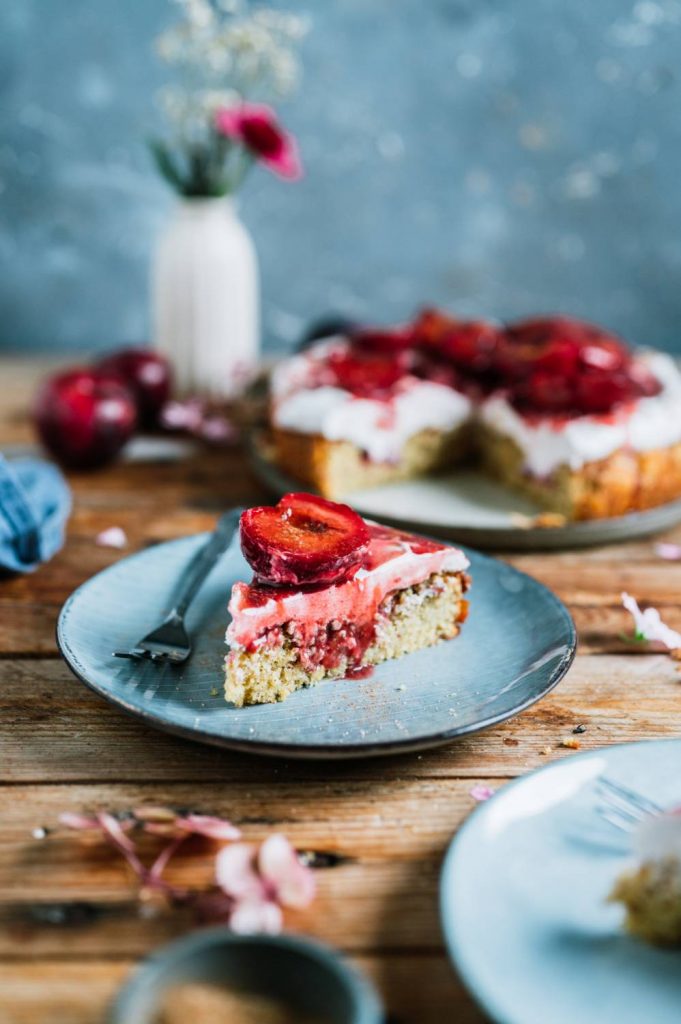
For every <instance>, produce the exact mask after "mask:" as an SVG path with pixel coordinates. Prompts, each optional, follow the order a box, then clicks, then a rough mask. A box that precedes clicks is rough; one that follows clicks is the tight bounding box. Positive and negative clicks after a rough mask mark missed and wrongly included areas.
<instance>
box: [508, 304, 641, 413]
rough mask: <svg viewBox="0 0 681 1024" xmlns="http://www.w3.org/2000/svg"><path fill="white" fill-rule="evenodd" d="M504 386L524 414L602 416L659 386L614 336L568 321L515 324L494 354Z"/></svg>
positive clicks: (599, 329)
mask: <svg viewBox="0 0 681 1024" xmlns="http://www.w3.org/2000/svg"><path fill="white" fill-rule="evenodd" d="M496 369H497V372H498V374H499V381H500V386H501V387H503V388H505V389H506V390H507V392H508V394H509V399H510V401H511V402H512V404H513V405H514V406H515V407H516V408H517V409H519V410H520V411H521V412H524V413H529V414H533V413H534V414H539V415H557V416H573V415H601V414H607V413H609V412H612V411H613V410H614V409H616V408H618V407H619V406H623V405H625V404H627V403H629V402H633V401H635V400H636V399H638V398H642V397H646V396H650V395H654V394H657V393H658V392H659V391H660V384H659V382H658V381H657V380H656V379H655V377H654V376H653V375H652V374H651V373H650V372H649V371H647V370H646V369H645V368H644V367H643V366H642V365H641V364H640V363H639V362H637V361H636V359H635V358H634V357H633V356H632V354H631V352H629V350H628V349H627V348H626V346H625V344H624V342H622V341H621V340H620V339H619V338H617V337H616V336H615V335H614V334H611V333H609V332H608V331H605V330H603V329H601V328H600V327H596V326H594V325H592V324H588V323H583V322H582V321H579V320H574V319H571V318H569V317H543V318H537V319H533V320H525V321H522V322H520V323H517V324H514V325H511V326H510V327H509V328H508V329H507V331H506V334H505V337H504V341H503V343H502V344H501V345H500V347H499V349H498V351H497V353H496Z"/></svg>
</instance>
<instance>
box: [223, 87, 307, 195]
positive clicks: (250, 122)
mask: <svg viewBox="0 0 681 1024" xmlns="http://www.w3.org/2000/svg"><path fill="white" fill-rule="evenodd" d="M215 127H216V130H217V131H218V132H219V133H220V134H221V135H224V136H226V137H227V138H228V139H234V140H235V141H236V142H240V143H241V144H242V145H243V146H245V147H246V149H247V150H248V151H249V153H251V154H252V155H253V156H254V157H255V158H256V160H259V161H260V163H263V164H265V166H266V167H269V169H270V170H271V171H273V172H274V174H278V175H279V177H280V178H288V179H289V180H290V181H295V180H296V179H298V178H301V177H302V175H303V165H302V163H301V160H300V156H299V153H298V146H297V144H296V140H295V139H294V138H293V136H292V135H290V134H289V133H288V132H286V131H284V129H283V128H282V126H281V125H280V124H279V121H278V120H277V117H276V114H275V113H274V111H273V110H272V109H271V107H267V106H265V105H264V104H261V103H242V104H241V106H239V107H233V108H230V109H226V108H225V109H222V110H219V111H218V112H217V114H216V115H215Z"/></svg>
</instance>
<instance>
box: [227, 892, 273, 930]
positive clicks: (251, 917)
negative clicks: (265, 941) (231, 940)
mask: <svg viewBox="0 0 681 1024" xmlns="http://www.w3.org/2000/svg"><path fill="white" fill-rule="evenodd" d="M282 923H283V915H282V912H281V907H279V906H278V905H277V904H276V903H272V902H271V901H270V900H256V899H252V900H248V899H246V900H240V901H239V902H238V903H237V905H236V907H235V908H234V910H233V911H232V913H231V914H230V916H229V927H230V928H231V929H232V931H233V932H237V933H238V934H239V935H253V934H255V933H257V932H261V933H262V932H264V933H265V934H266V935H276V934H277V933H278V932H280V931H281V928H282Z"/></svg>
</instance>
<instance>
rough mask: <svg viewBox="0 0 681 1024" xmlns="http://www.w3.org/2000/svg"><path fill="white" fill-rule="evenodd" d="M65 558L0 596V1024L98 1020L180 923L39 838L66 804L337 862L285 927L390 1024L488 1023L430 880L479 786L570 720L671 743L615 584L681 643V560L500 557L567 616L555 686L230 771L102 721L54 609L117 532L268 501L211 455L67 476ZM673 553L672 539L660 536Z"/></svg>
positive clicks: (173, 526)
mask: <svg viewBox="0 0 681 1024" xmlns="http://www.w3.org/2000/svg"><path fill="white" fill-rule="evenodd" d="M43 371H44V364H43V365H38V364H30V363H27V362H21V361H18V360H16V361H9V360H7V359H5V360H4V361H3V362H1V363H0V388H1V391H0V395H1V399H0V410H1V412H0V448H2V447H3V446H5V445H8V444H10V443H16V442H22V441H26V440H30V438H31V433H30V427H29V426H28V424H27V422H26V418H25V409H26V407H27V404H28V401H29V397H30V395H31V394H32V392H33V390H34V387H35V381H36V380H37V379H38V377H39V375H40V374H41V373H42V372H43ZM71 484H72V486H73V490H74V495H75V509H74V513H73V516H72V519H71V522H70V527H69V536H68V543H67V545H66V548H65V549H64V551H62V553H61V554H60V555H58V556H57V557H56V558H55V559H54V560H53V561H52V562H51V563H50V564H49V565H46V566H44V567H43V568H41V569H40V571H39V572H37V573H36V574H35V575H32V576H25V577H21V578H16V579H10V580H4V581H2V582H0V764H1V771H2V777H1V780H0V781H1V783H2V785H1V786H0V956H1V957H2V962H1V964H0V1022H2V1024H10V1022H11V1024H18V1022H22V1024H28V1022H31V1024H34V1022H35V1024H37V1022H41V1024H57V1022H59V1024H86V1022H87V1024H95V1022H96V1021H100V1020H101V1014H102V1010H103V1007H104V1006H105V1004H106V1002H107V1000H109V998H110V997H111V995H112V994H113V993H114V992H115V990H116V989H117V987H118V986H119V984H120V983H121V981H122V980H123V978H124V977H125V975H126V974H127V972H128V971H129V970H130V968H131V967H132V965H133V964H134V963H135V962H136V961H137V960H138V959H139V958H140V957H141V956H143V955H144V954H145V953H146V952H147V951H148V950H150V949H152V948H153V947H155V946H157V945H158V944H160V943H162V942H165V941H166V940H168V939H170V938H171V937H173V936H174V935H176V934H179V933H181V932H182V931H183V930H184V929H186V927H187V923H186V921H184V920H181V919H179V918H177V917H176V916H174V915H165V916H164V915H162V916H160V917H155V918H153V917H152V918H147V917H141V916H140V915H139V913H138V908H137V904H136V900H135V890H134V884H133V880H132V879H131V877H130V875H129V874H128V872H127V870H126V868H125V867H124V866H123V865H122V863H121V861H120V860H119V858H117V857H116V856H114V855H113V854H112V853H110V851H109V850H108V849H107V848H105V847H96V848H94V849H86V848H83V847H82V845H81V844H79V843H78V842H76V841H74V838H73V837H72V836H70V835H68V834H65V833H64V832H63V831H62V830H57V831H56V832H54V833H53V834H49V835H48V836H47V838H46V839H43V840H39V839H35V838H34V837H33V835H32V833H33V830H35V829H36V828H39V827H43V826H44V827H46V828H47V829H52V828H54V827H55V825H56V823H57V817H58V815H59V813H60V812H61V811H63V810H66V809H71V810H81V809H84V808H96V807H106V808H110V809H113V810H120V809H125V808H129V807H131V806H134V805H137V804H139V803H140V802H145V803H148V802H154V803H162V804H169V805H175V806H183V805H184V806H187V805H191V806H200V807H201V808H202V809H204V810H205V811H207V812H208V811H212V812H215V813H220V814H225V815H228V816H229V817H230V818H231V819H232V820H233V821H235V822H236V823H238V824H239V825H241V826H242V827H243V831H244V832H245V833H246V835H247V836H252V837H254V838H260V837H264V836H265V835H267V834H268V833H269V832H271V831H272V830H275V829H278V830H281V831H283V832H285V833H286V834H287V835H288V836H289V837H290V838H291V840H292V841H293V842H294V843H295V844H296V846H297V847H298V848H300V849H303V850H314V851H318V852H321V853H324V854H329V855H330V856H328V857H326V858H324V861H323V863H324V864H325V866H324V867H320V869H319V870H318V872H317V874H318V881H319V895H318V898H317V900H316V902H315V903H314V904H313V905H312V907H311V908H310V909H309V910H307V911H305V912H304V913H299V914H297V915H289V916H288V919H287V920H288V923H289V925H290V926H291V927H293V928H296V929H300V930H301V931H304V932H307V933H310V934H313V935H316V936H319V937H320V938H322V939H325V940H327V941H329V942H331V943H333V944H334V945H336V946H338V947H340V948H341V949H343V950H345V951H346V952H347V953H348V954H349V956H350V957H351V958H352V959H353V960H354V961H355V962H356V963H357V964H359V965H360V966H361V967H362V968H363V969H364V970H366V971H368V972H369V973H370V974H371V975H372V976H373V978H374V979H375V981H376V983H377V984H378V986H379V988H380V989H381V991H382V993H383V995H384V997H385V1000H386V1003H387V1004H388V1006H389V1008H390V1011H391V1015H392V1017H391V1019H394V1021H395V1022H402V1024H407V1022H410V1024H444V1022H445V1021H447V1022H448V1021H453V1020H455V1019H456V1021H457V1022H458V1024H473V1022H477V1024H480V1022H481V1021H482V1020H483V1017H482V1016H481V1014H480V1013H479V1011H478V1010H477V1009H476V1008H475V1006H474V1005H473V1003H472V1001H471V999H470V998H469V996H468V995H467V994H466V992H465V991H464V989H463V987H462V985H461V984H460V982H459V981H458V980H457V978H456V976H455V974H454V971H453V970H452V968H451V966H450V965H449V962H448V960H447V958H446V956H445V953H444V951H443V945H442V937H441V932H440V925H439V920H438V876H439V871H440V864H441V861H442V856H443V853H444V851H445V848H446V846H447V843H448V842H449V839H450V837H451V836H452V834H453V833H454V832H455V831H456V829H457V827H458V825H459V824H460V822H462V821H463V820H464V818H465V817H466V816H467V815H468V814H469V813H470V811H471V810H472V808H473V806H474V801H473V799H472V798H471V796H470V789H471V787H472V786H473V785H474V784H475V783H478V782H485V783H488V784H489V785H491V786H493V787H499V786H502V785H503V784H504V783H505V782H506V781H508V780H509V779H512V778H515V777H516V776H518V775H522V774H524V773H525V772H528V771H531V770H532V769H533V768H536V767H538V766H540V765H544V764H546V763H547V762H549V761H553V760H556V759H558V758H562V757H572V756H574V755H573V752H572V751H571V750H568V749H565V748H561V747H560V742H561V740H562V739H563V738H565V737H571V736H572V730H573V728H574V727H575V726H576V725H578V724H584V725H585V726H586V732H585V733H584V734H583V735H581V736H579V740H580V742H581V746H582V749H587V750H588V749H594V748H598V747H601V746H604V745H608V744H612V743H621V742H623V741H625V740H638V739H642V738H649V739H652V738H659V737H669V736H676V735H679V733H680V732H681V675H680V674H679V671H678V669H679V665H678V663H676V662H674V661H673V660H672V659H670V658H668V657H666V656H663V655H656V654H647V653H644V652H641V651H640V650H639V649H638V648H634V647H631V646H628V645H627V644H626V643H624V642H623V641H622V640H621V639H620V638H619V635H620V633H621V632H622V631H626V632H630V630H631V622H630V620H629V618H628V616H627V614H626V613H625V612H624V611H623V609H622V607H621V605H620V591H621V590H623V589H626V590H628V591H630V592H631V593H633V594H635V595H636V596H637V597H638V598H639V599H640V600H641V601H642V602H651V603H655V604H656V605H657V606H658V607H660V609H661V610H662V612H663V615H664V616H665V618H666V619H667V620H668V621H669V623H670V624H671V625H672V626H674V627H676V628H677V629H681V607H679V605H678V601H679V598H680V595H681V563H676V564H675V563H672V562H665V561H662V560H661V559H660V558H659V557H658V556H656V554H655V551H654V543H653V541H641V542H637V543H631V544H623V545H620V546H619V547H605V548H598V549H594V550H591V551H586V552H565V553H562V554H560V553H559V554H551V555H542V554H538V555H514V556H512V557H509V558H508V560H509V561H510V562H512V563H513V564H514V565H516V566H518V568H520V569H523V570H525V571H526V572H529V573H531V574H532V575H534V576H536V577H537V578H538V579H540V580H542V581H543V582H544V583H546V584H548V586H550V587H552V588H553V590H555V591H556V593H558V594H559V595H560V596H561V597H562V598H563V600H565V601H566V602H567V604H568V605H569V607H570V609H571V611H572V614H573V615H574V618H575V621H576V624H577V628H578V630H579V637H580V652H579V655H578V657H577V659H576V661H575V664H574V666H573V668H572V669H571V671H570V673H569V675H568V676H567V678H566V679H565V680H564V681H563V682H562V683H561V684H560V686H559V687H558V688H557V689H556V690H555V691H554V692H553V693H552V694H550V695H549V696H548V697H547V698H546V699H545V700H543V701H541V702H540V703H539V704H538V705H536V706H535V707H534V708H532V709H530V710H529V711H526V712H525V713H524V714H522V715H521V716H520V717H519V718H517V719H515V720H513V721H511V722H507V723H506V724H505V725H502V726H499V727H497V728H494V729H489V730H488V731H487V732H484V733H482V734H480V735H477V736H472V737H469V738H467V739H464V740H461V741H459V742H457V743H453V744H451V745H450V746H448V747H443V748H440V749H439V750H433V751H431V752H429V753H424V754H420V755H405V756H401V757H394V758H388V759H379V760H376V761H356V762H354V763H345V764H324V763H315V764H308V763H303V762H296V761H292V762H285V761H276V760H267V759H259V758H257V757H247V756H245V755H240V754H229V753H226V752H222V751H219V750H216V749H211V748H208V747H202V746H199V745H195V744H192V743H189V742H183V741H181V740H179V739H174V738H172V737H170V736H167V735H164V734H162V733H160V732H154V731H152V730H150V729H148V728H146V727H145V726H143V725H141V724H139V723H138V722H137V721H135V720H133V719H131V718H128V717H125V716H124V715H123V714H121V713H119V712H118V711H117V710H115V709H114V708H113V707H111V706H109V705H108V704H105V703H104V702H103V701H101V700H100V699H99V698H98V697H96V696H95V695H94V694H92V693H91V692H89V691H88V690H87V689H86V688H85V687H84V686H82V685H81V684H80V683H78V682H77V681H76V679H75V678H74V677H73V676H72V675H71V673H70V672H69V670H68V669H67V668H66V666H65V665H64V664H63V663H62V661H61V660H60V658H59V656H58V654H57V649H56V646H55V640H54V629H55V620H56V617H57V614H58V612H59V609H60V606H61V604H62V602H63V601H64V600H65V598H66V597H67V596H68V594H69V593H70V592H71V591H72V590H73V589H74V587H77V586H78V585H79V584H80V583H82V582H83V580H86V579H87V578H88V577H89V576H91V575H92V574H93V573H95V572H98V571H99V570H100V569H103V568H104V567H105V566H107V565H110V564H111V563H112V562H114V561H115V560H116V559H118V558H120V557H121V553H119V552H117V551H113V550H110V549H105V548H101V547H98V546H97V545H96V544H95V540H94V538H95V536H96V534H97V533H98V532H99V531H100V530H101V529H103V528H105V527H108V526H112V525H117V526H121V527H123V528H124V530H125V531H126V533H127V534H128V537H129V541H130V543H129V548H128V551H135V550H138V549H139V548H143V547H144V546H145V545H149V544H154V543H157V542H158V541H163V540H168V539H170V538H174V537H179V536H182V535H184V534H189V533H193V532H195V531H198V530H205V529H208V528H210V527H211V526H212V524H213V523H214V520H215V516H216V513H218V512H219V511H220V510H222V509H224V508H225V507H227V506H229V505H231V504H234V503H243V504H249V503H251V504H252V503H254V502H258V501H262V500H263V499H265V497H266V496H265V495H264V494H263V492H262V490H261V488H260V487H259V486H258V485H257V483H256V482H255V481H254V479H253V478H252V476H251V474H250V472H249V470H248V467H247V465H246V462H245V460H244V458H243V456H242V455H241V454H240V453H239V452H238V451H235V450H225V449H221V450H212V451H210V450H206V451H204V452H202V453H201V454H200V455H199V456H197V457H196V458H195V459H192V460H189V461H185V462H180V463H171V464H161V463H158V464H156V465H154V464H151V465H150V464H146V465H143V464H139V463H137V464H126V463H124V462H121V463H119V464H117V465H116V466H114V467H113V468H111V469H107V470H105V471H103V472H99V473H97V474H92V475H87V476H86V475H80V476H76V475H74V476H72V478H71ZM668 537H669V538H671V539H675V540H677V541H681V529H678V530H676V531H675V532H674V533H671V534H669V535H668ZM172 871H173V877H175V878H178V879H180V878H181V879H185V880H186V881H189V882H191V883H194V884H197V883H198V882H200V880H201V879H203V878H205V879H206V880H207V879H208V877H209V872H210V858H209V855H208V854H206V856H205V858H202V857H201V856H199V857H198V859H197V857H196V855H193V856H192V857H191V858H190V857H185V858H183V857H182V856H178V858H177V862H176V863H175V866H174V867H173V869H172Z"/></svg>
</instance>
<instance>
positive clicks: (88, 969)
mask: <svg viewBox="0 0 681 1024" xmlns="http://www.w3.org/2000/svg"><path fill="white" fill-rule="evenodd" d="M351 960H352V962H353V963H355V964H356V966H357V967H359V968H360V969H361V970H363V971H365V972H366V973H367V974H369V976H370V977H372V978H373V979H374V982H375V983H376V985H377V987H378V989H379V991H380V992H381V994H382V996H383V998H384V1000H385V1003H386V1007H387V1010H388V1012H389V1014H390V1020H391V1022H393V1024H444V1022H445V1021H450V1020H454V1018H456V1021H457V1024H484V1021H485V1020H486V1018H485V1017H484V1016H483V1015H482V1014H481V1013H480V1011H478V1010H477V1009H476V1008H475V1006H474V1005H473V1003H472V1001H471V999H470V997H469V996H468V994H467V993H466V992H465V991H464V989H463V987H462V986H461V984H460V982H459V981H458V980H457V978H456V976H455V974H454V972H453V970H452V968H451V966H450V964H449V963H448V962H447V960H446V959H445V957H444V956H443V955H433V956H430V955H414V956H410V957H408V958H407V957H404V956H400V955H390V954H383V955H381V956H359V957H351ZM133 966H134V964H133V963H131V962H128V961H119V962H111V961H106V960H94V961H85V962H82V963H79V964H73V963H68V962H66V963H64V962H62V961H46V962H44V963H40V964H33V963H19V964H14V963H13V964H9V965H7V966H3V967H0V1024H36V1022H37V1021H40V1024H101V1021H102V1015H103V1013H104V1010H105V1008H106V1006H107V1005H108V1004H109V1002H110V1001H111V1000H112V999H113V997H114V995H115V993H116V991H117V990H118V988H119V987H120V986H121V985H122V984H123V982H124V981H125V978H126V976H127V975H128V974H129V972H130V971H131V970H132V968H133Z"/></svg>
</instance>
